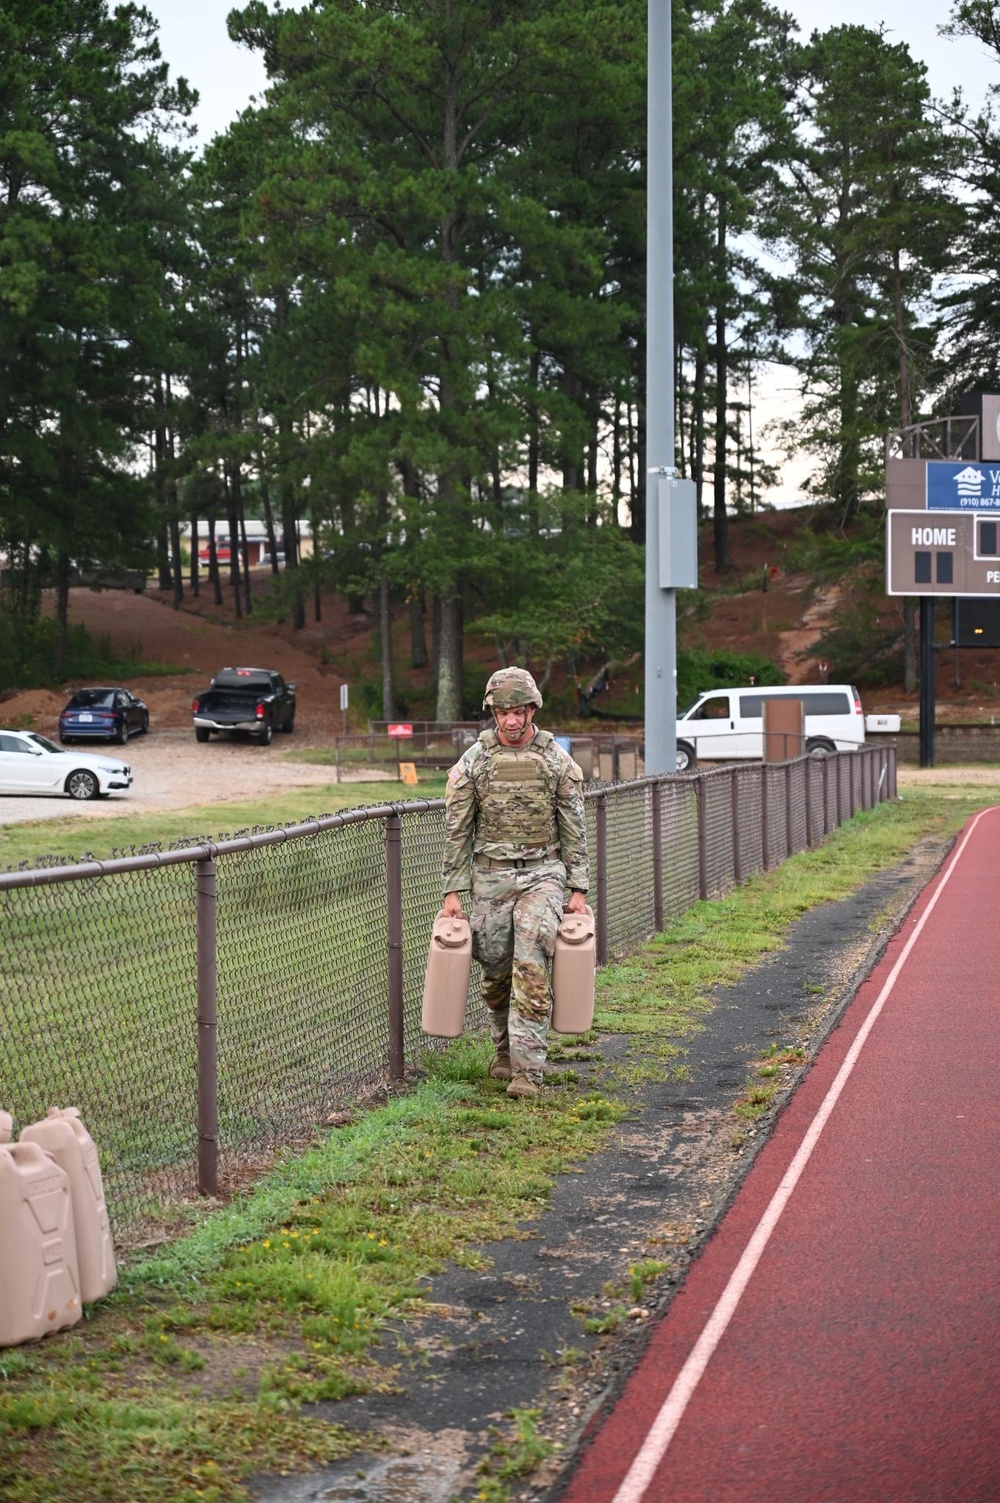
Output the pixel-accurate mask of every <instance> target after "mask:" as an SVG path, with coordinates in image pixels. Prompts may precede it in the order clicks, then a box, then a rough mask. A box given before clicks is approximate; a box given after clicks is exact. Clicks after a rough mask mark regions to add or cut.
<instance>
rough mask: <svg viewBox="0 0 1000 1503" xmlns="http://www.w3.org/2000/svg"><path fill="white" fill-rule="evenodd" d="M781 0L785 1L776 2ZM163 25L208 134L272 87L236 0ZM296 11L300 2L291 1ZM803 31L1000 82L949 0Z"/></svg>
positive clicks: (805, 7)
mask: <svg viewBox="0 0 1000 1503" xmlns="http://www.w3.org/2000/svg"><path fill="white" fill-rule="evenodd" d="M775 3H777V4H779V5H781V4H782V0H775ZM144 4H145V6H146V9H147V10H149V11H151V12H152V14H153V15H154V16H155V17H156V19H157V20H158V21H159V23H160V46H161V47H162V50H163V55H164V57H165V58H166V59H167V61H168V62H169V63H170V66H171V72H172V73H173V74H174V76H176V75H178V74H180V75H183V76H184V77H185V78H187V80H188V82H189V83H191V84H193V85H194V87H195V88H196V89H197V90H198V92H199V94H200V95H201V104H200V105H199V107H198V114H197V123H198V128H199V135H200V138H201V139H202V140H207V139H208V138H209V137H211V136H213V135H215V134H216V133H217V132H219V131H221V130H225V128H226V126H227V125H228V124H229V122H230V120H232V119H233V118H234V117H235V116H236V115H237V114H238V113H239V111H240V110H241V109H244V108H245V107H246V105H247V104H248V103H249V102H250V99H251V97H252V96H253V95H255V94H259V93H261V92H262V91H263V89H264V88H265V86H266V78H265V76H264V67H263V64H262V62H261V60H260V57H259V55H258V54H257V53H253V52H248V51H247V50H246V49H245V48H243V47H236V46H234V45H233V43H232V42H231V41H230V40H229V38H228V36H227V34H226V16H227V15H228V14H229V12H230V11H231V10H232V9H233V8H234V5H233V0H144ZM286 4H287V8H288V9H295V8H296V7H295V0H286ZM783 8H784V9H786V10H789V11H790V12H791V13H792V15H793V16H794V17H795V19H796V20H797V21H798V23H799V27H800V28H801V31H802V34H803V36H808V35H809V34H810V32H812V31H814V30H816V29H819V30H825V29H826V28H827V27H828V26H830V25H833V24H840V23H858V24H862V25H867V26H877V25H878V24H879V22H881V23H882V24H883V25H884V26H885V28H886V30H887V32H888V33H889V35H890V38H891V40H892V41H894V42H895V41H899V42H906V43H907V45H908V46H909V48H910V50H911V51H912V52H913V54H914V55H915V56H916V57H918V58H920V59H922V61H923V62H925V63H926V64H927V69H928V79H929V81H930V85H931V89H932V91H933V92H934V93H935V94H937V95H950V94H951V91H952V89H953V88H956V87H961V88H962V89H963V90H964V92H965V93H966V95H967V97H968V99H969V100H970V101H972V102H977V103H978V102H980V101H981V100H982V99H983V98H984V97H985V94H986V90H987V88H988V86H989V85H990V84H991V83H1000V67H998V65H997V64H996V63H995V62H993V61H991V60H990V59H989V58H988V57H986V56H985V54H984V51H983V49H982V47H981V46H980V45H979V43H978V42H974V41H971V40H969V39H968V38H962V39H961V40H959V41H948V40H946V39H945V38H943V37H940V36H939V35H938V27H939V26H941V25H943V24H945V23H946V22H947V20H948V18H949V15H950V11H951V6H950V4H948V3H947V0H835V3H834V4H832V5H831V3H830V0H784V4H783Z"/></svg>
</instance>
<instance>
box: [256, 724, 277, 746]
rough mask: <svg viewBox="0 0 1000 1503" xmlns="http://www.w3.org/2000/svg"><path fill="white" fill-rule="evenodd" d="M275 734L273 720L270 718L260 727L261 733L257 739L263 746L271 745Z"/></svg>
mask: <svg viewBox="0 0 1000 1503" xmlns="http://www.w3.org/2000/svg"><path fill="white" fill-rule="evenodd" d="M273 734H274V731H273V729H272V726H271V722H270V721H269V720H265V721H264V724H263V725H262V726H261V728H260V735H259V736H258V737H257V740H258V741H259V742H260V744H261V746H270V745H271V737H272V736H273Z"/></svg>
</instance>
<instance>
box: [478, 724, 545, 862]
mask: <svg viewBox="0 0 1000 1503" xmlns="http://www.w3.org/2000/svg"><path fill="white" fill-rule="evenodd" d="M551 740H552V736H551V734H550V733H549V732H548V731H538V732H537V733H536V735H535V737H534V739H533V740H532V741H531V743H530V745H528V746H526V747H524V748H521V747H517V746H501V745H500V743H499V742H497V743H496V745H494V746H491V747H490V748H489V750H488V751H487V754H486V756H485V757H483V758H482V760H481V762H480V763H479V765H478V766H477V768H476V772H477V774H479V776H477V777H476V791H477V794H478V802H479V817H478V819H477V821H476V845H477V846H481V845H502V846H510V847H512V848H516V849H517V850H519V851H520V850H530V851H532V852H537V853H538V854H539V855H545V854H549V853H553V852H557V851H558V849H559V825H558V823H557V820H556V786H557V783H558V769H557V768H555V767H552V766H550V765H549V764H548V763H547V762H546V760H545V757H544V755H543V753H544V751H545V748H546V746H548V744H549V742H550V741H551ZM480 779H481V780H480Z"/></svg>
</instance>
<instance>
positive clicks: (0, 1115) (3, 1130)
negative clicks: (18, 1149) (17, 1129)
mask: <svg viewBox="0 0 1000 1503" xmlns="http://www.w3.org/2000/svg"><path fill="white" fill-rule="evenodd" d="M13 1136H14V1118H13V1117H12V1116H11V1114H10V1112H0V1143H9V1142H10V1140H11V1138H12V1137H13Z"/></svg>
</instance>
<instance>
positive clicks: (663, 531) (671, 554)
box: [657, 475, 698, 590]
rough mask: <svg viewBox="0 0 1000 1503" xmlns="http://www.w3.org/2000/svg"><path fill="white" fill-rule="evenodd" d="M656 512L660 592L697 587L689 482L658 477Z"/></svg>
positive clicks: (694, 507)
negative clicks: (658, 532) (658, 524)
mask: <svg viewBox="0 0 1000 1503" xmlns="http://www.w3.org/2000/svg"><path fill="white" fill-rule="evenodd" d="M657 504H658V506H659V513H660V518H659V520H660V589H661V590H696V589H697V588H698V493H697V490H696V489H695V483H694V481H693V480H679V479H678V478H677V477H676V476H673V475H661V476H660V478H659V482H658V484H657Z"/></svg>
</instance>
